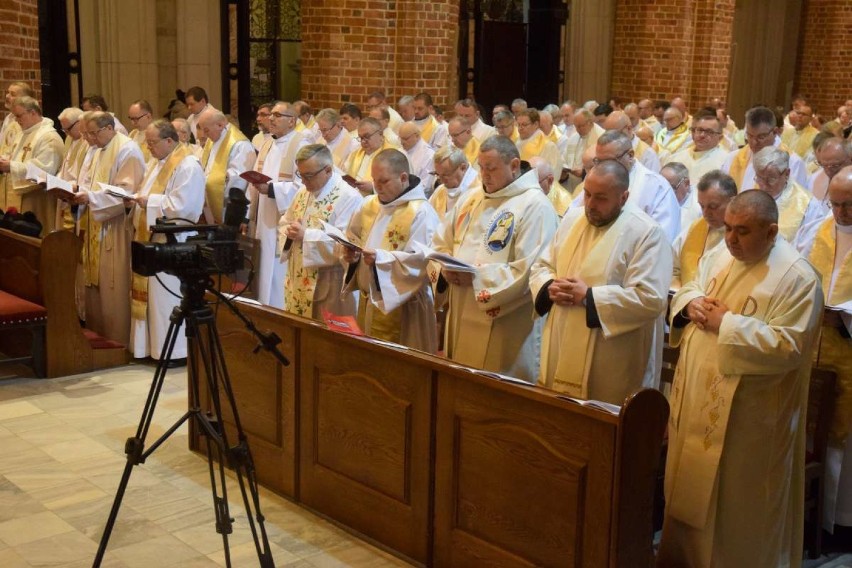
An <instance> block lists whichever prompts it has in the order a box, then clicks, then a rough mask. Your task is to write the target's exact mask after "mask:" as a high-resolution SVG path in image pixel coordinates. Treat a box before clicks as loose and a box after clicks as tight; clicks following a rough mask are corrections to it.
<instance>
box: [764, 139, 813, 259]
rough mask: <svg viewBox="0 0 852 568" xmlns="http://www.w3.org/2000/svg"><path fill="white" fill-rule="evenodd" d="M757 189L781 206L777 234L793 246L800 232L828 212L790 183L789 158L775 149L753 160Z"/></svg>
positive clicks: (807, 194)
mask: <svg viewBox="0 0 852 568" xmlns="http://www.w3.org/2000/svg"><path fill="white" fill-rule="evenodd" d="M754 171H755V175H754V177H755V181H757V186H758V187H759V188H760V189H761V190H763V191H765V192H766V193H768V194H769V195H771V196H772V198H773V199H774V200H775V204H776V205H777V206H778V234H779V235H781V236H782V237H783V238H784V239H786V240H787V242H788V243H790V244H794V243H795V242H796V236H797V235H798V233H799V231H800V230H802V229H806V228H807V227H809V226H811V225H813V224H814V223H816V222H819V221H821V220H822V219H823V217H825V216H826V214H827V213H828V210H827V209H826V208H825V206H823V204H822V203H821V202H820V201H819V199H817V198H815V197H814V196H813V195H812V194H811V193H810V192H808V191H807V190H806V189H805V188H803V187H802V186H801V185H799V184H798V183H796V182H795V181H793V180H792V179H790V154H788V153H787V152H785V151H784V150H779V149H778V148H775V147H772V146H770V147H768V148H764V149H763V150H761V151H760V152H758V153H757V154H755V156H754Z"/></svg>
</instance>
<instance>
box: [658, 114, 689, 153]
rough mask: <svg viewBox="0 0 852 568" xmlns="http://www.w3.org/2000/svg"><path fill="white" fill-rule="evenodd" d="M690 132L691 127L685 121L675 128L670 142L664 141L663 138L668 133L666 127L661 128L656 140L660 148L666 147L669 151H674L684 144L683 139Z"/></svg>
mask: <svg viewBox="0 0 852 568" xmlns="http://www.w3.org/2000/svg"><path fill="white" fill-rule="evenodd" d="M688 132H689V127H688V126H687V124H686V122H683V123H682V124H681V125H680V126H678V127H677V128H675V131H674V134H672V136H671V138H669V141H668V142H666V143H663V139H664V136H665V133H666V129H665V128H663V129H662V130H660V132H659V134H657V139H656V140H655V141H656V143H657V146H659V147H660V148H664V149H666V150H668V151H669V152H672V153H674V152H675V151H676V150H677V149H679V148H680V147H681V145H682V144H683V140H684V138H686V136H687V133H688Z"/></svg>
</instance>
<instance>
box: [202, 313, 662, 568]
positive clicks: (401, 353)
mask: <svg viewBox="0 0 852 568" xmlns="http://www.w3.org/2000/svg"><path fill="white" fill-rule="evenodd" d="M241 309H242V311H243V312H244V313H245V314H246V315H248V316H249V317H250V318H251V319H252V320H254V322H255V324H257V325H258V327H260V328H261V329H263V330H271V331H274V332H276V333H277V334H278V335H279V336H280V337H281V338H282V340H283V342H282V345H281V348H282V351H283V353H284V354H285V355H286V356H287V357H288V358H289V359H290V361H291V363H292V364H291V365H290V366H289V367H282V366H281V365H280V364H278V363H277V361H276V360H274V359H273V358H272V356H270V355H269V354H267V353H265V352H261V353H260V354H258V355H252V353H251V351H252V349H253V348H254V346H255V344H256V341H255V340H254V338H253V337H251V336H250V335H249V333H248V332H247V331H246V330H245V329H244V327H243V326H242V324H241V323H240V322H239V321H237V320H236V318H235V317H234V316H233V315H232V314H231V313H230V312H229V311H228V310H227V309H226V308H220V309H219V310H218V313H217V321H218V325H219V332H220V337H221V341H222V344H223V346H224V349H225V356H226V360H227V363H228V368H229V371H230V375H231V379H232V382H233V388H234V392H235V395H236V399H237V401H238V405H239V408H240V416H241V419H242V423H243V426H244V428H245V429H246V431H247V433H248V436H249V439H250V444H251V449H252V453H253V455H254V461H255V463H256V466H257V470H258V478H259V480H260V482H261V483H262V484H263V485H265V486H266V487H268V488H270V489H272V490H274V491H276V492H278V493H280V494H282V495H285V496H288V497H290V498H292V499H294V500H296V501H297V502H299V503H301V504H302V505H303V506H305V507H307V508H310V509H312V510H314V511H316V512H317V513H319V514H321V515H324V516H326V517H327V518H329V519H331V520H332V521H334V522H336V523H338V524H340V525H341V526H343V527H345V528H347V529H348V530H351V531H353V532H355V533H357V534H359V535H361V536H363V537H366V538H367V539H369V540H371V541H373V542H375V543H377V544H379V545H380V546H383V547H384V548H386V549H388V550H390V551H392V552H393V553H395V554H397V555H399V556H400V557H402V558H405V559H407V560H409V561H410V562H412V563H414V564H417V565H423V566H480V565H488V566H590V567H591V566H594V567H607V566H608V567H628V566H641V567H642V568H646V567H647V566H649V565H650V562H651V559H652V551H651V544H652V543H651V538H652V531H651V513H652V500H653V486H654V480H655V471H656V467H657V461H658V458H659V452H660V445H661V441H662V437H663V431H664V429H665V424H666V420H667V416H668V405H667V403H666V402H665V399H664V397H663V396H662V395H661V394H660V393H659V392H657V391H652V390H646V391H641V392H638V393H636V394H634V395H633V396H632V397H630V398H629V399H628V400H627V403H626V404H625V406H624V407H623V408H622V411H621V414H620V415H618V416H616V415H613V414H610V413H607V412H605V411H601V410H597V409H593V408H588V407H584V406H581V405H579V404H577V403H576V402H572V401H570V400H567V399H566V398H564V397H561V396H560V395H558V394H557V393H554V392H551V391H548V390H544V389H539V388H535V387H529V386H518V385H515V384H511V383H508V382H503V381H500V380H497V379H494V378H490V377H486V376H483V375H481V374H479V373H475V372H472V371H471V370H467V369H465V368H462V367H458V366H454V365H451V364H449V363H448V362H447V361H445V360H443V359H440V358H437V357H432V356H429V355H425V354H422V353H419V352H415V351H408V350H404V349H396V348H390V347H386V346H383V345H379V344H376V343H372V342H370V341H368V340H364V339H361V338H356V337H351V336H344V335H340V334H336V333H334V332H331V331H328V330H327V329H325V327H324V326H323V325H320V324H317V323H315V322H311V321H308V320H304V319H301V318H296V317H293V316H290V315H285V314H283V313H282V312H279V311H277V310H274V309H271V308H266V307H257V306H247V305H242V306H241ZM190 363H192V360H191V358H190ZM202 382H203V381H202ZM200 386H201V390H202V400H204V401H206V400H207V394H206V390H205V386H206V385H204V384H202V385H200ZM203 406H204V404H203ZM206 408H208V409H209V408H210V406H209V403H207V406H206ZM224 422H225V424H226V426H227V427H229V429H231V433H233V430H232V427H231V425H232V424H233V421H232V419H231V418H230V417H229V416H225V417H224ZM190 445H191V447H192V448H193V449H196V450H198V451H200V450H201V449H202V448H203V445H202V444H199V440H198V438H197V433H196V432H194V431H193V432H191V436H190Z"/></svg>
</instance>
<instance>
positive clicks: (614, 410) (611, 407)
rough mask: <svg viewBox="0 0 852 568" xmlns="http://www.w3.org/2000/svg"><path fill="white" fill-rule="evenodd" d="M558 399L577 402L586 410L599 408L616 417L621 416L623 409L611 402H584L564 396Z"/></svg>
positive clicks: (561, 395)
mask: <svg viewBox="0 0 852 568" xmlns="http://www.w3.org/2000/svg"><path fill="white" fill-rule="evenodd" d="M556 398H559V399H562V400H567V401H570V402H575V403H577V404H579V405H580V406H585V407H586V408H597V409H598V410H603V411H604V412H609V413H610V414H614V415H615V416H618V415H619V414H621V407H620V406H619V405H617V404H612V403H610V402H604V401H602V400H583V399H581V398H573V397H570V396H567V395H564V394H560V395H557V396H556Z"/></svg>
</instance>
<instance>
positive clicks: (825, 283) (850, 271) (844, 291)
mask: <svg viewBox="0 0 852 568" xmlns="http://www.w3.org/2000/svg"><path fill="white" fill-rule="evenodd" d="M835 230H836V229H835V221H834V217H830V218H828V219H826V220H825V221H824V222H823V223H822V225H820V227H819V229H817V233H816V236H815V237H814V246H813V248H812V249H811V254H810V256H809V257H808V260H810V261H811V264H813V265H814V268H816V269H817V272H819V273H820V275H822V291H823V293H824V295H825V299H826V300H825V303H826V304H827V305H831V306H836V305H839V304H843V303H845V302H849V301H850V300H852V254H847V255H846V258H844V259H843V262H842V264H841V266H840V272H839V274H838V275H837V280H836V281H835V283H834V289H833V290H829V288H830V286H831V276H832V274H833V272H834V262H835V258H834V257H835V255H836V254H837V252H836V251H837V240H836V239H835V236H834V232H835ZM829 292H830V293H829Z"/></svg>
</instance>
